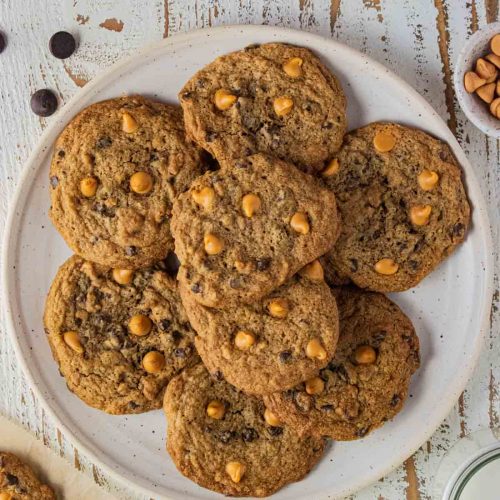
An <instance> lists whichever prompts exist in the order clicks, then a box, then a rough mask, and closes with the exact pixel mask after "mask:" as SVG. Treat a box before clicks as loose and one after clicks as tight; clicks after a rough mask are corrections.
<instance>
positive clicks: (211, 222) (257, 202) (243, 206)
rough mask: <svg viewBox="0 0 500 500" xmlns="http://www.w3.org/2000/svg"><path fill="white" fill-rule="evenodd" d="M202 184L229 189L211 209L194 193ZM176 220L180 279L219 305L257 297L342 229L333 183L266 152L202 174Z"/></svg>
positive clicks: (198, 297) (180, 204)
mask: <svg viewBox="0 0 500 500" xmlns="http://www.w3.org/2000/svg"><path fill="white" fill-rule="evenodd" d="M202 186H203V187H211V188H212V189H213V190H214V191H216V192H217V193H224V194H223V195H217V196H218V198H217V203H215V204H213V206H212V208H211V210H209V211H204V210H200V207H199V205H198V203H196V201H195V200H194V199H193V196H192V193H193V192H198V191H200V189H201V188H202ZM249 195H252V196H250V197H248V196H249ZM171 223H172V232H173V234H174V235H175V243H176V253H177V254H178V256H179V259H180V261H181V262H182V266H181V268H180V270H179V274H178V279H179V281H180V282H181V283H183V284H184V285H185V287H186V289H187V290H189V291H190V293H192V294H193V296H194V297H195V299H196V300H197V301H198V302H200V303H202V304H204V305H206V306H209V307H220V308H228V307H231V304H233V303H236V304H239V303H248V302H255V301H258V300H260V299H261V298H262V297H264V296H266V295H267V294H269V293H270V292H271V291H272V290H274V289H275V288H277V287H279V286H280V285H281V284H282V283H284V282H285V281H286V280H287V279H288V278H289V277H291V276H292V275H293V274H295V273H296V272H297V271H299V270H300V269H301V268H302V267H303V266H304V265H306V264H307V263H309V262H311V261H313V260H314V259H316V258H318V257H319V256H320V255H322V254H324V253H325V252H326V251H328V250H329V249H330V248H331V247H332V245H333V243H334V242H335V239H336V238H337V235H338V220H337V217H336V206H335V197H334V195H333V194H332V193H331V191H329V190H328V189H326V188H325V187H324V186H323V185H322V184H321V181H320V180H319V179H315V178H314V177H312V176H309V175H306V174H304V173H303V172H300V171H299V170H297V169H296V168H295V167H293V166H292V165H289V164H287V163H284V162H282V161H281V160H277V159H275V158H272V157H268V156H265V155H261V154H258V155H252V156H249V157H246V158H243V159H239V160H237V161H236V162H234V163H228V164H226V163H222V164H221V170H220V171H217V172H208V173H206V174H205V175H203V176H201V177H200V178H198V179H197V180H196V181H195V182H194V183H193V184H192V186H191V188H190V191H189V192H187V193H184V194H182V195H181V196H179V197H178V198H177V200H176V202H175V206H174V209H173V214H172V219H171ZM208 235H211V236H210V238H209V236H208ZM209 239H210V241H208V240H209ZM247 266H248V270H250V272H247Z"/></svg>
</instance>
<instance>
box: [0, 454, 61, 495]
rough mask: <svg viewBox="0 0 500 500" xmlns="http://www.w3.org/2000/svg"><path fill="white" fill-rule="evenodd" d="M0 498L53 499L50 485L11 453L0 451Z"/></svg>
mask: <svg viewBox="0 0 500 500" xmlns="http://www.w3.org/2000/svg"><path fill="white" fill-rule="evenodd" d="M0 498H1V499H2V500H55V499H56V495H55V493H54V491H53V490H52V488H50V486H47V485H46V484H43V483H42V482H41V481H40V480H39V479H38V477H37V476H36V474H35V473H34V472H33V469H32V468H31V467H30V466H29V465H28V464H26V463H25V462H23V461H22V460H21V459H20V458H19V457H17V456H16V455H14V454H13V453H8V452H5V451H0Z"/></svg>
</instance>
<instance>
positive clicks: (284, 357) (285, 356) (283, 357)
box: [279, 351, 292, 363]
mask: <svg viewBox="0 0 500 500" xmlns="http://www.w3.org/2000/svg"><path fill="white" fill-rule="evenodd" d="M291 358H292V353H291V352H290V351H281V352H280V354H279V360H280V363H288V362H289V361H290V360H291Z"/></svg>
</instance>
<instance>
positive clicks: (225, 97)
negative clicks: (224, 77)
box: [214, 89, 238, 111]
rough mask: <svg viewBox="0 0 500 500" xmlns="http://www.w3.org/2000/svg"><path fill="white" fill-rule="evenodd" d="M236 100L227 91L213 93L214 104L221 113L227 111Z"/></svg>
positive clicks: (221, 90) (220, 90)
mask: <svg viewBox="0 0 500 500" xmlns="http://www.w3.org/2000/svg"><path fill="white" fill-rule="evenodd" d="M237 100H238V98H237V97H236V96H235V95H233V94H231V93H230V92H228V91H227V90H224V89H219V90H217V92H215V96H214V103H215V106H216V107H217V109H220V110H221V111H225V110H226V109H229V108H230V107H231V106H232V105H233V104H234V103H235V102H236V101H237Z"/></svg>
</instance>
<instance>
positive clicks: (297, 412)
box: [264, 287, 420, 441]
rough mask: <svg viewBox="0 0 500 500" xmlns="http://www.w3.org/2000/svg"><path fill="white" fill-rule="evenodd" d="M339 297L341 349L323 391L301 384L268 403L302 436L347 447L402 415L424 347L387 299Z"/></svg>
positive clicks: (323, 377) (350, 293) (341, 293)
mask: <svg viewBox="0 0 500 500" xmlns="http://www.w3.org/2000/svg"><path fill="white" fill-rule="evenodd" d="M336 294H337V295H336V296H337V303H338V306H339V312H340V337H339V343H338V346H337V350H336V351H335V356H334V358H333V360H332V361H331V363H330V364H329V365H328V366H327V367H325V368H323V369H321V370H320V373H319V376H318V380H319V382H318V381H316V382H315V383H314V384H317V388H316V387H315V385H314V384H311V382H309V385H308V383H307V382H306V383H301V384H298V385H297V386H296V387H295V388H294V389H292V390H290V391H287V392H277V393H275V394H272V395H270V396H264V402H265V404H266V407H267V408H269V410H270V411H272V412H273V413H274V414H275V415H276V416H277V417H278V418H279V419H280V420H282V421H283V422H284V424H285V425H288V426H290V427H292V428H293V429H294V430H295V431H296V432H298V433H299V434H301V435H307V434H308V433H310V432H313V433H317V434H318V435H323V436H329V437H331V438H332V439H334V440H339V441H344V440H351V439H359V438H362V437H364V436H365V435H366V434H368V433H369V432H371V431H372V430H374V429H376V428H377V427H380V426H381V425H383V423H384V422H385V421H387V420H390V419H392V418H393V417H394V416H395V415H396V414H397V413H398V412H399V411H400V410H401V408H402V406H403V404H404V401H405V399H406V397H407V395H408V390H409V384H410V378H411V376H412V374H413V373H414V372H415V371H416V370H417V368H418V367H419V364H420V361H419V342H418V338H417V336H416V334H415V330H414V328H413V325H412V324H411V321H410V320H409V319H408V318H407V317H406V316H405V315H404V314H403V312H402V311H401V310H400V309H399V307H398V306H397V305H396V304H394V303H393V302H391V301H390V300H389V299H388V298H386V297H385V296H384V295H382V294H379V293H373V292H365V291H361V290H357V289H354V288H348V287H344V288H341V289H339V290H338V291H337V292H336ZM319 389H321V390H319Z"/></svg>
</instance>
